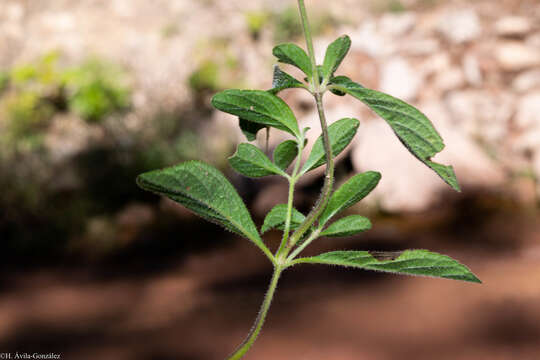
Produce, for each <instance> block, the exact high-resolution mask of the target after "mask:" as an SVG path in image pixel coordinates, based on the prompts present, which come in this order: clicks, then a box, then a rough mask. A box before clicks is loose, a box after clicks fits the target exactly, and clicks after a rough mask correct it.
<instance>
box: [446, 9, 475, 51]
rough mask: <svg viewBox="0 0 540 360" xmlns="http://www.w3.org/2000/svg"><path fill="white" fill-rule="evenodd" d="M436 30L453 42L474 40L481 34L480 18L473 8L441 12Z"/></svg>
mask: <svg viewBox="0 0 540 360" xmlns="http://www.w3.org/2000/svg"><path fill="white" fill-rule="evenodd" d="M437 30H439V32H440V33H441V34H442V35H443V36H444V37H446V38H447V39H448V40H450V41H451V42H453V43H455V44H460V43H465V42H470V41H473V40H476V39H478V38H479V37H480V35H481V34H482V27H481V25H480V20H479V19H478V15H477V14H476V11H475V10H473V9H462V10H455V11H451V12H445V13H443V14H441V16H440V22H439V25H438V27H437Z"/></svg>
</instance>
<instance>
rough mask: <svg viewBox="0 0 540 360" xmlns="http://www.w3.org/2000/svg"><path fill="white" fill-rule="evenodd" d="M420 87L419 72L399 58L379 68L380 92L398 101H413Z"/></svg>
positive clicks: (392, 59) (390, 60)
mask: <svg viewBox="0 0 540 360" xmlns="http://www.w3.org/2000/svg"><path fill="white" fill-rule="evenodd" d="M421 85H422V75H421V74H420V72H418V71H416V70H414V69H413V68H412V67H411V66H410V65H409V63H408V62H407V61H406V60H405V59H403V58H401V57H394V58H391V59H389V60H388V61H387V62H385V63H384V64H383V66H382V68H381V80H380V90H381V91H383V92H385V93H388V94H390V95H392V96H395V97H397V98H399V99H402V100H405V101H410V100H414V99H415V98H416V97H417V96H418V91H419V89H420V86H421Z"/></svg>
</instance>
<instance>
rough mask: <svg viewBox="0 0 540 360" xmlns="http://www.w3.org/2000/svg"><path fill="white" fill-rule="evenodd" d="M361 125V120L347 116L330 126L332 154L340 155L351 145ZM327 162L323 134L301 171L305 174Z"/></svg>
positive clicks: (329, 135) (329, 134)
mask: <svg viewBox="0 0 540 360" xmlns="http://www.w3.org/2000/svg"><path fill="white" fill-rule="evenodd" d="M359 126H360V122H359V121H358V120H356V119H351V118H345V119H341V120H338V121H336V122H335V123H333V124H332V125H330V126H329V127H328V137H329V138H330V145H331V147H332V155H333V156H334V157H335V156H338V155H339V154H340V153H341V152H342V151H343V150H344V149H345V148H346V147H347V145H349V143H350V142H351V140H352V139H353V137H354V135H356V131H357V130H358V127H359ZM324 163H326V157H325V154H324V146H323V141H322V136H319V138H317V140H316V141H315V143H314V144H313V149H312V150H311V153H310V154H309V157H308V159H307V161H306V163H305V164H304V166H302V171H301V173H302V174H304V173H306V172H308V171H310V170H313V169H316V168H318V167H319V166H321V165H323V164H324Z"/></svg>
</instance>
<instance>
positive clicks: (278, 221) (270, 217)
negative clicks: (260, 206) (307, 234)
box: [261, 204, 306, 234]
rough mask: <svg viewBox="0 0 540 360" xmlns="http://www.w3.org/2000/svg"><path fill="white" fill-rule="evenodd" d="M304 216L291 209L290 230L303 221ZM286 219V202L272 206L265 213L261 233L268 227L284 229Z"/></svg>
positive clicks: (268, 228)
mask: <svg viewBox="0 0 540 360" xmlns="http://www.w3.org/2000/svg"><path fill="white" fill-rule="evenodd" d="M305 218H306V217H305V216H304V214H302V213H301V212H300V211H298V210H296V209H295V208H293V209H292V217H291V227H290V230H295V229H296V228H297V227H298V226H300V224H301V223H302V222H303V221H304V219H305ZM286 219H287V204H279V205H276V206H274V208H273V209H272V210H270V212H269V213H268V214H267V215H266V218H265V219H264V223H263V226H262V228H261V234H264V233H265V232H267V231H268V230H270V229H279V230H285V221H286Z"/></svg>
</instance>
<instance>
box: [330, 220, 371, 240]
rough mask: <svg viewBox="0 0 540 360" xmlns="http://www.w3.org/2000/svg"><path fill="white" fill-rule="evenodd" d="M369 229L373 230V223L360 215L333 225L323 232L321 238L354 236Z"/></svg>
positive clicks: (338, 221)
mask: <svg viewBox="0 0 540 360" xmlns="http://www.w3.org/2000/svg"><path fill="white" fill-rule="evenodd" d="M369 229H371V221H369V219H368V218H366V217H364V216H360V215H350V216H347V217H344V218H342V219H339V220H337V221H336V222H334V223H332V224H331V225H330V226H328V227H327V228H326V229H325V230H324V231H323V232H321V236H327V237H341V236H352V235H356V234H358V233H361V232H364V231H367V230H369Z"/></svg>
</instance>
